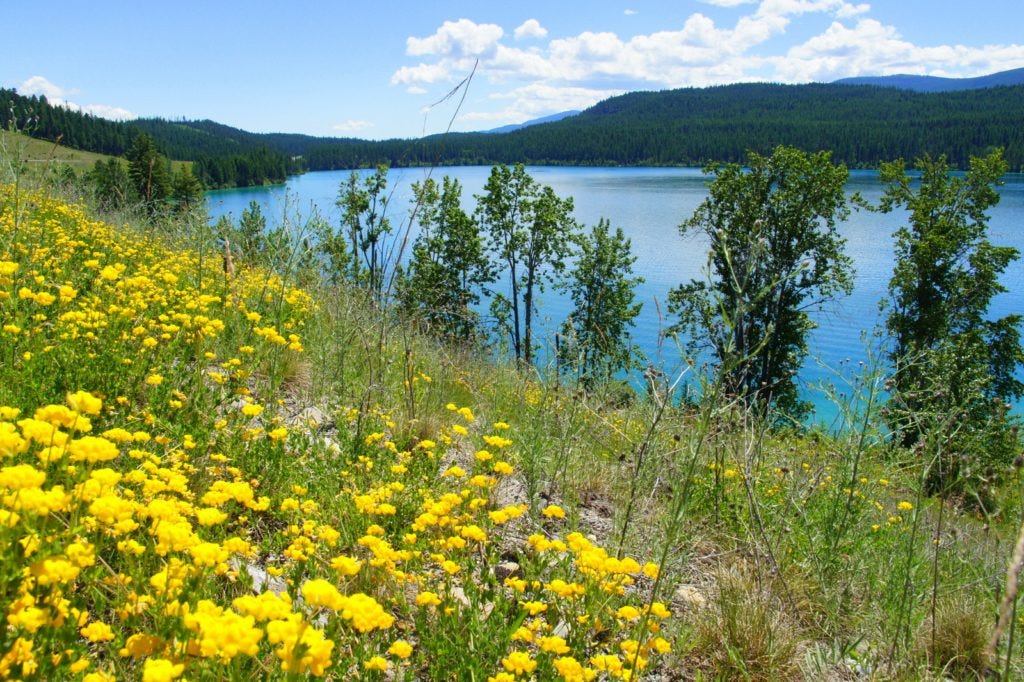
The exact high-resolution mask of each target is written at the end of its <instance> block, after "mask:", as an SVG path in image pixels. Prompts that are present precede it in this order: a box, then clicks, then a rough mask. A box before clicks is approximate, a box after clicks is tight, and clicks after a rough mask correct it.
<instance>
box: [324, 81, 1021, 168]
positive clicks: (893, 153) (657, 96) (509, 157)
mask: <svg viewBox="0 0 1024 682" xmlns="http://www.w3.org/2000/svg"><path fill="white" fill-rule="evenodd" d="M1021 111H1024V86H1020V85H1019V86H1013V87H1001V88H987V89H977V90H962V91H957V92H943V93H925V92H914V91H910V90H899V89H896V88H889V87H878V86H870V85H835V84H828V83H811V84H806V85H777V84H769V83H741V84H735V85H723V86H715V87H709V88H684V89H678V90H665V91H661V92H632V93H627V94H624V95H619V96H617V97H611V98H609V99H606V100H604V101H602V102H598V103H597V104H595V105H594V106H592V107H590V108H589V109H586V110H584V111H582V112H580V113H579V114H577V115H575V116H571V117H568V118H565V119H562V120H560V121H555V122H552V123H540V124H537V125H532V126H529V127H527V128H522V129H519V130H514V131H511V132H508V133H449V134H447V135H434V136H430V137H425V138H420V139H416V140H384V141H379V142H352V143H348V144H346V145H344V146H340V145H338V146H332V145H323V146H320V147H318V148H316V149H310V150H308V151H307V152H306V153H305V154H304V159H305V161H306V165H307V167H308V168H309V169H310V170H332V169H344V168H352V167H357V166H366V165H373V164H376V163H387V164H390V165H392V166H412V165H432V164H440V165H482V164H494V163H518V162H522V163H528V164H538V165H542V164H549V165H591V166H595V165H626V166H661V165H680V166H702V165H704V164H706V163H709V162H742V161H744V160H745V158H746V152H747V151H748V150H753V151H756V152H759V153H762V154H768V153H770V152H771V151H772V149H773V148H774V147H776V146H777V145H780V144H788V145H793V146H796V147H800V148H802V149H808V150H820V149H826V150H830V151H832V152H833V158H834V159H835V160H836V161H840V162H843V163H845V164H847V165H848V166H850V167H854V168H877V167H878V165H879V164H880V163H881V162H883V161H888V160H892V159H895V158H903V159H906V160H908V161H910V162H912V161H913V160H914V159H915V158H917V157H921V156H924V155H929V154H930V155H932V156H938V155H946V157H947V158H948V160H949V162H950V163H951V164H953V165H954V166H957V167H960V168H964V167H966V166H967V165H968V163H969V162H970V157H971V156H972V155H981V154H984V153H986V152H987V151H988V150H989V149H991V148H992V147H1002V148H1004V149H1005V153H1006V159H1007V161H1008V162H1009V164H1010V167H1011V168H1013V169H1015V170H1016V169H1019V168H1022V167H1024V126H1021V125H1020V112H1021Z"/></svg>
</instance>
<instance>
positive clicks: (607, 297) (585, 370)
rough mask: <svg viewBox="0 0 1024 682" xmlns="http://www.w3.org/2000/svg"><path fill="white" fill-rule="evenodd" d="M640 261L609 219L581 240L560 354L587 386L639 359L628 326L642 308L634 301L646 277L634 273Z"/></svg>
mask: <svg viewBox="0 0 1024 682" xmlns="http://www.w3.org/2000/svg"><path fill="white" fill-rule="evenodd" d="M635 262H636V257H635V256H634V255H633V254H632V251H631V245H630V241H629V240H628V239H626V236H625V234H623V232H622V229H621V228H616V230H615V232H614V233H612V232H611V229H610V226H609V224H608V221H607V220H601V221H599V222H598V224H597V225H595V226H594V228H593V229H592V230H591V232H590V234H589V235H585V236H583V237H582V238H581V239H580V248H579V253H578V255H577V258H576V265H575V267H574V268H573V270H572V274H571V275H570V278H569V294H570V296H571V297H572V302H573V305H574V308H573V311H572V313H570V315H569V318H568V319H567V320H566V321H565V323H564V324H563V325H562V334H563V336H564V341H563V342H562V344H561V347H560V349H559V354H560V361H561V363H562V365H563V366H566V367H568V368H570V369H571V371H573V372H575V374H576V377H577V380H578V381H579V383H580V384H581V385H582V386H583V387H585V388H592V387H593V386H595V385H597V384H599V383H601V382H604V381H608V380H610V379H611V378H612V377H613V376H614V374H615V373H616V372H618V371H620V370H623V369H629V368H630V367H632V366H634V363H635V362H636V360H637V358H636V356H635V353H634V350H633V347H632V344H631V342H630V334H629V328H630V327H632V326H633V320H634V318H636V316H637V315H638V314H639V313H640V308H641V307H642V306H641V304H639V303H634V302H633V299H634V290H635V288H636V286H637V285H638V284H640V283H642V282H643V281H644V280H643V278H642V277H634V276H633V263H635Z"/></svg>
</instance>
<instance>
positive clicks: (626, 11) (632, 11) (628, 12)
mask: <svg viewBox="0 0 1024 682" xmlns="http://www.w3.org/2000/svg"><path fill="white" fill-rule="evenodd" d="M622 13H623V14H625V15H626V16H627V17H631V16H634V15H636V14H640V13H639V12H637V11H636V10H635V9H624V10H622Z"/></svg>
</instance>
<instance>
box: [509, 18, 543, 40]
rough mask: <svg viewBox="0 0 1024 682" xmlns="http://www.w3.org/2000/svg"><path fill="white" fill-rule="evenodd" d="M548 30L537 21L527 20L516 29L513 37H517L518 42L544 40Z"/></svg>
mask: <svg viewBox="0 0 1024 682" xmlns="http://www.w3.org/2000/svg"><path fill="white" fill-rule="evenodd" d="M547 34H548V30H547V29H546V28H544V27H543V26H541V25H540V22H539V21H537V20H536V19H527V20H526V21H524V22H523V23H521V24H519V26H517V27H516V30H515V31H513V33H512V35H514V36H515V38H516V40H523V39H524V38H543V37H545V36H547Z"/></svg>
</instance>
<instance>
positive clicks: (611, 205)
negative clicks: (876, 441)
mask: <svg viewBox="0 0 1024 682" xmlns="http://www.w3.org/2000/svg"><path fill="white" fill-rule="evenodd" d="M527 170H528V172H529V173H530V175H532V176H533V177H534V179H536V180H537V181H538V182H540V183H543V184H545V185H550V186H551V187H552V189H554V190H555V192H556V193H557V194H558V195H559V196H561V197H567V196H571V197H573V200H574V202H575V211H574V215H575V217H576V219H577V220H578V221H579V222H581V223H582V224H584V225H587V226H590V225H593V224H596V223H597V221H598V220H599V219H600V218H607V219H609V220H610V222H611V225H612V227H613V228H614V227H621V228H622V229H623V231H624V232H625V233H626V235H627V236H628V237H629V238H630V239H631V240H632V243H633V252H634V254H635V255H636V256H637V261H636V264H635V265H634V270H635V272H636V273H637V274H638V275H640V276H642V277H644V278H645V279H646V281H645V282H644V284H643V285H641V286H640V287H639V288H638V290H637V298H638V300H639V301H641V302H643V304H644V306H643V310H642V312H641V314H640V317H639V318H638V320H637V324H636V327H635V329H634V334H633V335H634V339H635V341H636V342H637V343H638V344H639V345H640V347H641V349H642V350H643V351H644V353H645V354H646V355H647V356H648V358H649V359H650V361H651V362H653V363H654V364H656V365H657V366H659V367H662V368H663V370H664V371H665V372H666V373H668V374H669V375H673V374H674V373H677V372H679V371H681V368H682V363H681V360H680V354H679V352H678V350H677V348H676V346H675V344H674V343H672V342H671V341H670V340H665V339H663V338H662V336H661V331H662V330H663V329H664V328H665V327H666V326H667V325H669V324H671V323H672V320H671V319H669V318H668V316H667V311H666V309H665V298H666V294H667V293H668V290H669V289H670V288H672V287H675V286H678V285H679V284H681V283H683V282H687V281H689V280H690V279H692V278H702V277H703V275H704V268H705V266H706V263H707V244H706V242H705V241H704V240H702V239H701V238H699V237H692V236H691V237H686V238H684V237H682V236H680V234H679V230H678V225H679V224H680V223H681V222H683V220H685V219H686V218H688V217H689V216H690V215H691V214H692V213H693V211H694V209H695V208H696V207H697V206H698V204H700V202H701V201H703V199H704V198H705V197H706V196H707V185H706V183H707V178H706V177H705V176H704V175H703V174H702V173H701V171H700V170H699V169H695V168H578V167H528V168H527ZM362 172H364V173H369V172H370V171H362ZM428 173H430V174H431V175H432V176H433V177H434V178H435V179H437V180H440V179H441V177H443V176H444V175H450V176H452V177H453V178H456V179H458V180H459V182H460V183H462V187H463V198H464V203H465V207H466V210H467V211H470V212H471V211H472V209H473V207H474V206H475V200H474V198H473V195H474V194H479V193H481V192H482V191H483V186H484V183H485V182H486V181H487V177H488V175H489V174H490V168H488V167H481V166H464V167H463V166H460V167H442V168H435V169H433V170H432V171H430V170H428V169H419V168H414V169H409V168H407V169H394V170H392V171H391V173H390V175H389V190H393V191H394V194H393V196H392V199H391V204H390V207H389V215H390V216H391V218H392V223H393V224H394V225H395V226H396V228H398V227H399V226H400V228H401V229H405V228H406V227H407V222H408V221H407V211H408V209H409V206H410V199H411V195H412V192H411V190H410V185H411V184H412V183H413V182H416V181H422V180H423V179H425V178H426V177H427V175H428ZM348 176H349V171H323V172H317V173H307V174H305V175H301V176H297V177H294V178H291V179H289V181H288V183H287V184H286V185H281V186H275V187H258V188H245V189H235V190H220V191H216V192H209V193H207V205H208V207H209V211H210V216H211V219H212V220H216V218H217V217H219V216H221V215H225V214H231V215H233V216H234V218H236V219H237V218H238V217H239V216H240V215H241V213H242V211H243V210H244V209H245V208H246V207H247V206H248V204H249V202H250V201H251V200H256V201H257V202H259V203H260V205H261V206H262V208H263V211H264V213H265V214H266V215H267V216H268V219H269V220H270V221H271V222H280V221H281V220H282V218H283V217H284V216H285V215H286V214H287V215H288V216H289V223H290V224H292V225H301V223H302V220H303V219H304V218H305V217H308V216H310V215H311V214H312V213H313V212H314V211H317V212H319V214H320V215H321V216H322V217H323V218H325V219H326V220H328V221H330V222H331V223H332V224H335V225H337V224H338V223H339V218H340V213H339V211H338V210H337V208H336V207H335V205H334V202H335V200H336V199H337V193H338V188H339V186H340V185H341V184H342V183H343V182H344V181H345V180H347V178H348ZM847 189H848V191H849V192H850V193H853V192H859V193H860V194H861V195H862V196H863V197H864V198H865V199H867V200H868V201H870V202H876V201H877V200H878V198H879V197H880V196H881V191H882V188H881V185H880V184H879V183H878V180H877V175H876V173H875V172H874V171H852V172H851V174H850V181H849V183H848V185H847ZM1000 194H1001V196H1002V199H1001V201H1000V203H999V204H998V205H997V206H996V207H995V208H994V209H992V211H991V212H990V216H991V220H990V221H989V234H990V239H991V240H992V241H993V243H996V244H1003V245H1010V246H1015V247H1017V248H1018V249H1020V250H1021V251H1022V252H1024V175H1019V174H1014V175H1009V176H1007V181H1006V184H1005V185H1004V186H1003V187H1001V188H1000ZM903 219H904V216H903V215H902V214H899V213H892V214H888V215H881V214H877V213H871V212H868V211H855V212H853V213H852V214H851V216H850V218H849V219H848V220H847V221H845V222H844V223H843V224H842V225H841V226H840V232H841V234H842V235H843V236H844V237H845V238H846V240H847V243H846V249H847V253H848V254H849V255H850V257H851V258H852V259H853V262H854V267H855V268H856V282H855V288H854V291H853V293H852V294H851V295H850V296H847V297H844V298H842V299H840V300H838V301H836V302H834V303H832V304H830V305H829V306H827V307H826V308H825V309H824V310H822V311H820V312H818V313H816V314H815V320H816V321H817V323H818V328H817V329H815V330H814V331H813V332H812V334H811V337H810V353H811V354H810V356H809V358H808V360H807V362H806V364H805V367H804V369H803V371H802V372H801V373H800V376H799V379H800V381H801V384H802V388H803V392H804V395H805V398H806V399H807V400H809V401H811V402H812V403H813V404H814V405H815V407H816V410H817V412H818V418H819V419H821V420H823V421H826V422H828V421H829V420H831V419H832V418H833V417H834V416H835V414H836V409H835V407H834V405H832V403H831V401H830V400H828V399H827V398H826V397H825V396H824V394H823V393H822V392H821V391H820V390H819V389H818V388H817V386H819V385H820V384H822V383H828V382H832V383H842V379H841V377H842V376H848V375H850V374H851V373H857V372H859V371H860V367H861V363H867V362H869V352H868V347H867V343H868V341H867V340H866V337H867V336H868V335H870V334H871V333H872V331H873V330H874V329H875V328H876V327H877V325H878V324H880V322H881V317H880V313H879V308H878V304H879V301H880V300H881V299H882V298H883V297H884V296H885V295H886V292H887V287H888V282H889V277H890V276H891V273H892V266H893V254H892V233H893V232H894V231H895V230H896V228H897V227H899V225H901V224H902V221H903ZM399 231H400V230H399V229H396V233H397V232H399ZM410 236H411V237H415V227H413V228H412V232H411V235H410ZM1003 283H1004V284H1005V285H1006V287H1007V288H1008V289H1009V290H1010V291H1009V293H1006V294H1003V295H1001V296H999V297H998V298H997V299H996V300H995V301H994V304H993V309H992V311H991V312H992V315H993V316H994V317H998V316H1002V315H1005V314H1007V313H1010V312H1021V309H1022V307H1024V263H1022V262H1021V261H1017V262H1015V263H1013V264H1012V265H1011V266H1010V268H1009V269H1008V270H1007V272H1006V273H1005V274H1004V277H1003ZM538 305H539V309H540V315H541V317H542V318H543V321H544V324H545V327H546V329H548V330H549V332H550V331H551V330H554V329H555V328H556V327H557V326H558V325H559V324H560V323H561V321H562V319H564V317H565V315H566V314H567V313H568V311H569V302H568V301H567V300H566V299H565V298H564V297H562V296H560V295H559V294H558V293H555V292H551V291H548V292H547V293H546V294H544V295H543V296H542V297H541V299H540V301H539V304H538ZM548 340H549V341H550V340H551V334H550V333H549V334H548Z"/></svg>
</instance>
